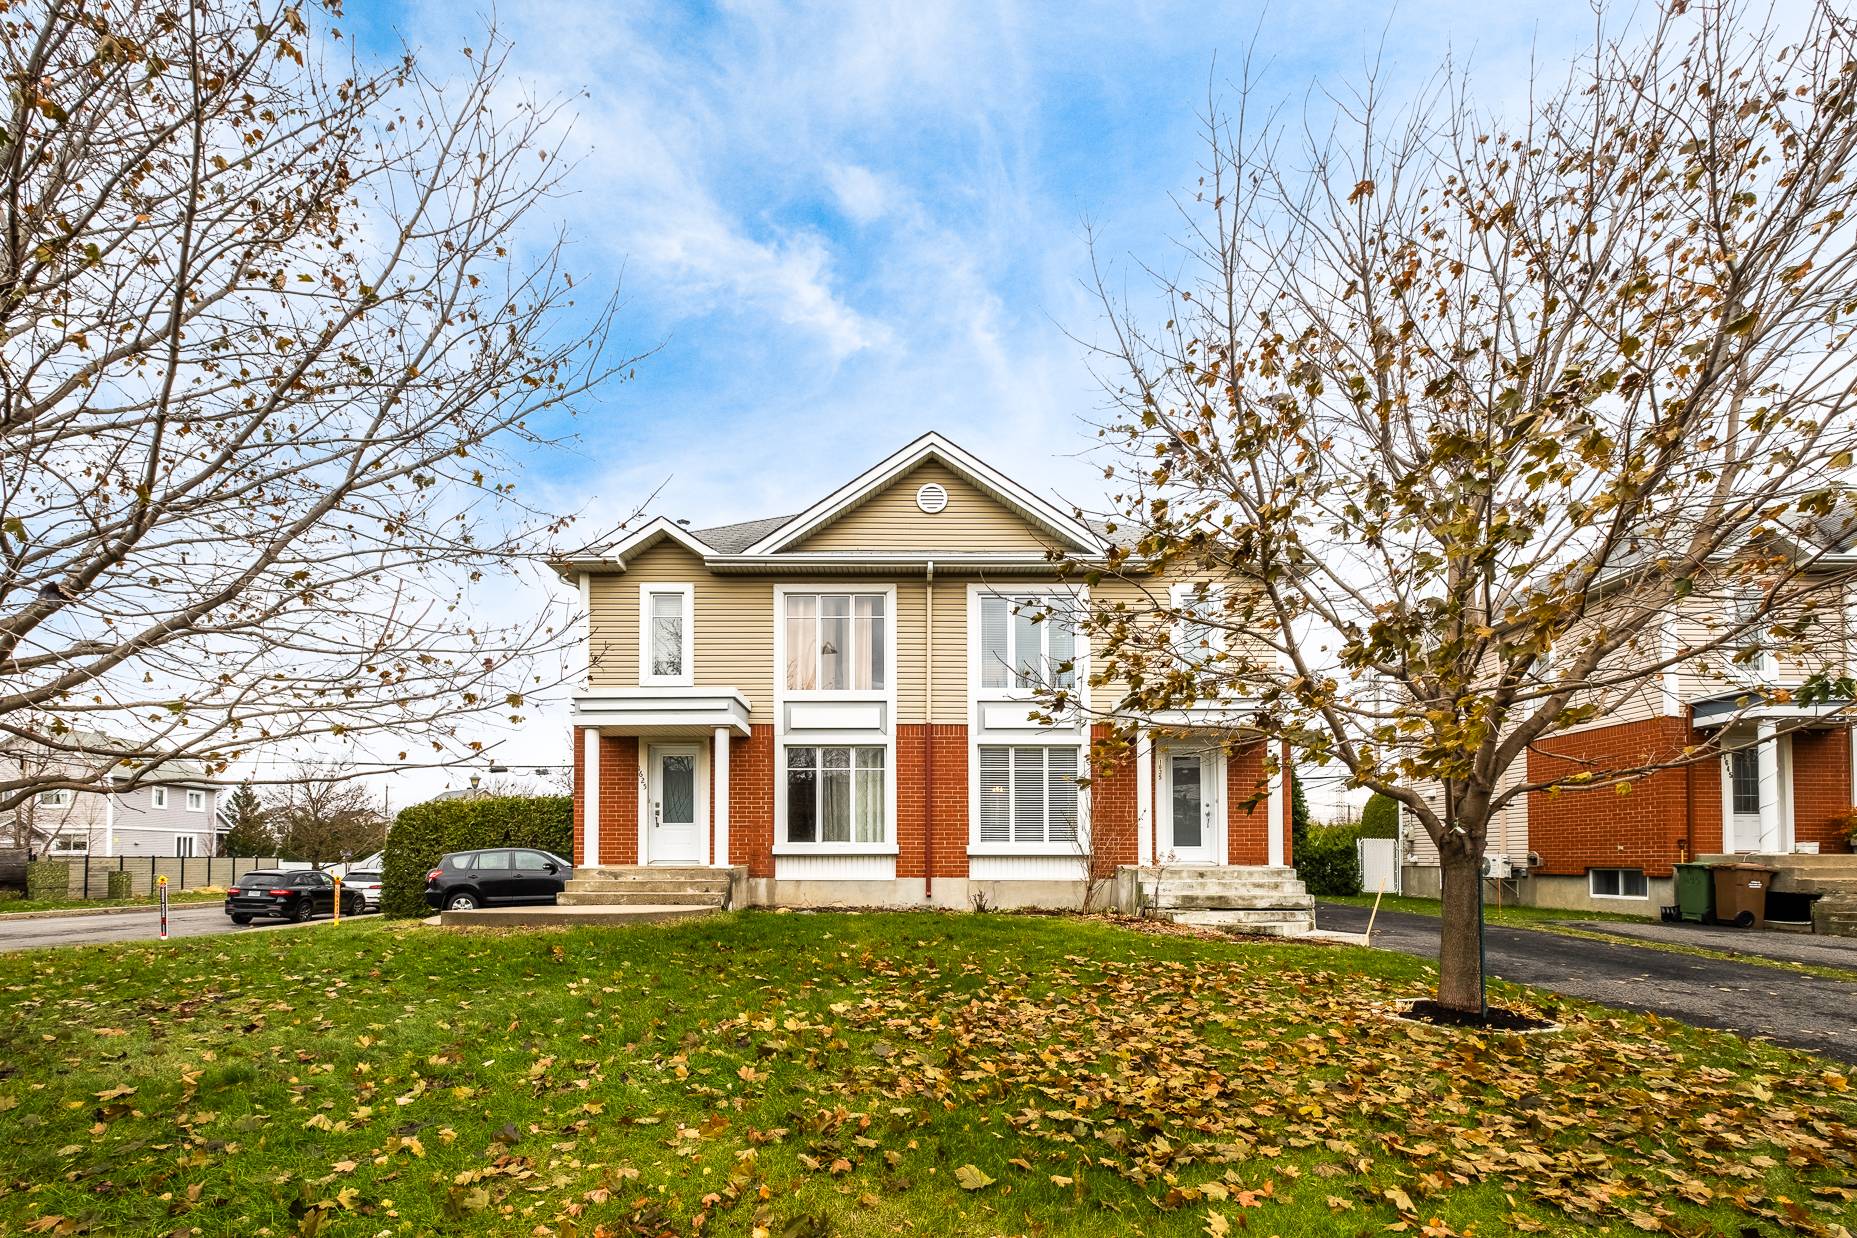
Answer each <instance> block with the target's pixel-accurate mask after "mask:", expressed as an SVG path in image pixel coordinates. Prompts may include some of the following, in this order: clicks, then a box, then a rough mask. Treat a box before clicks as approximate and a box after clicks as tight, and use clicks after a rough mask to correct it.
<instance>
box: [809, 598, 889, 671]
mask: <svg viewBox="0 0 1857 1238" xmlns="http://www.w3.org/2000/svg"><path fill="white" fill-rule="evenodd" d="M786 598H787V613H786V625H787V628H786V645H787V690H788V691H789V692H881V691H883V689H884V686H885V684H884V663H885V636H886V628H885V606H884V602H885V597H884V595H883V594H881V593H789V594H787V595H786Z"/></svg>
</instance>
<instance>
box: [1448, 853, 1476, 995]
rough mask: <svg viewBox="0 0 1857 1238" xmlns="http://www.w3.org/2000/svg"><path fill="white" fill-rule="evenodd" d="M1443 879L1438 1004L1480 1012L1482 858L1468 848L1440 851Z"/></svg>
mask: <svg viewBox="0 0 1857 1238" xmlns="http://www.w3.org/2000/svg"><path fill="white" fill-rule="evenodd" d="M1439 864H1440V866H1441V869H1442V872H1443V876H1444V892H1443V893H1444V906H1443V908H1442V911H1443V923H1442V925H1441V926H1440V930H1439V936H1438V1003H1439V1005H1442V1006H1448V1007H1450V1008H1451V1009H1453V1010H1465V1011H1469V1012H1471V1013H1473V1014H1480V1013H1482V1010H1483V954H1482V950H1481V947H1480V944H1479V937H1480V935H1481V934H1480V930H1481V923H1480V921H1481V919H1482V908H1481V907H1480V906H1479V900H1478V898H1477V884H1478V883H1479V882H1480V881H1482V879H1483V875H1482V870H1483V863H1482V858H1481V857H1480V856H1478V855H1476V854H1474V853H1473V851H1472V849H1471V848H1469V847H1463V846H1459V847H1443V848H1440V854H1439Z"/></svg>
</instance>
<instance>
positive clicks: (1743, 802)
mask: <svg viewBox="0 0 1857 1238" xmlns="http://www.w3.org/2000/svg"><path fill="white" fill-rule="evenodd" d="M1727 761H1728V846H1727V848H1726V849H1727V850H1729V851H1759V850H1761V844H1762V841H1763V840H1762V838H1761V835H1760V755H1759V750H1758V749H1756V748H1754V747H1751V746H1750V747H1747V748H1736V749H1735V750H1734V751H1733V752H1730V753H1729V754H1728V757H1727Z"/></svg>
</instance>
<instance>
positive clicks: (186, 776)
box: [0, 737, 226, 859]
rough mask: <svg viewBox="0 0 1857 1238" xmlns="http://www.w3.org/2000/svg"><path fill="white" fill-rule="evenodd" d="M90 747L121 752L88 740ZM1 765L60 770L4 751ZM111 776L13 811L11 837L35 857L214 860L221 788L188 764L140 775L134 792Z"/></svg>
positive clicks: (53, 763)
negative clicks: (211, 858) (86, 856)
mask: <svg viewBox="0 0 1857 1238" xmlns="http://www.w3.org/2000/svg"><path fill="white" fill-rule="evenodd" d="M92 742H93V744H94V745H95V746H99V747H102V746H108V747H122V745H121V744H119V743H117V742H116V741H113V740H109V739H99V738H94V737H93V741H92ZM0 759H4V760H7V761H9V762H10V763H12V764H15V765H19V764H29V765H31V767H32V768H33V769H35V770H39V771H45V770H48V769H53V770H55V769H56V768H58V760H59V759H58V758H57V757H55V756H53V755H50V754H46V753H43V752H32V753H24V752H9V753H6V754H5V755H4V756H3V757H0ZM127 781H128V780H127V778H126V776H125V775H123V774H122V773H119V772H114V771H113V772H112V773H110V774H109V775H108V776H106V777H105V778H102V779H98V780H96V782H95V783H94V784H93V785H92V786H90V787H87V788H85V789H76V788H64V789H60V790H56V791H41V792H40V793H39V794H38V795H36V796H34V797H33V798H32V799H31V800H30V801H28V802H27V803H25V804H23V805H21V806H20V807H19V808H17V809H15V810H14V824H15V830H14V832H15V834H16V835H19V841H20V842H23V843H24V844H25V845H26V846H27V848H28V849H29V850H30V851H32V852H33V853H34V854H35V855H43V856H47V857H49V858H53V859H57V858H60V857H69V856H81V855H86V854H88V855H94V856H130V855H134V856H186V857H193V856H214V855H218V854H219V838H220V835H222V834H224V833H225V830H226V826H225V823H224V822H223V821H221V820H220V818H219V798H220V795H221V792H222V788H221V786H220V784H219V783H218V782H217V781H215V780H214V779H212V778H209V777H207V776H206V774H205V773H204V771H203V770H202V769H201V767H200V766H199V765H198V764H196V763H194V762H191V761H173V762H169V763H167V764H165V765H162V766H160V767H158V768H156V769H154V770H150V771H146V772H144V773H143V775H142V779H141V781H139V782H138V783H137V784H136V785H135V786H133V787H130V786H127V785H126V783H127Z"/></svg>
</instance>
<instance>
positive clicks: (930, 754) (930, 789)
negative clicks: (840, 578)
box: [922, 559, 935, 902]
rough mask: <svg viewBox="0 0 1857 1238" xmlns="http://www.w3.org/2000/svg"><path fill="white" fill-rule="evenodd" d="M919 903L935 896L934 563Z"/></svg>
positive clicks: (928, 597) (925, 622)
mask: <svg viewBox="0 0 1857 1238" xmlns="http://www.w3.org/2000/svg"><path fill="white" fill-rule="evenodd" d="M922 636H923V641H922V644H923V657H922V716H923V719H924V726H923V728H922V901H923V902H928V901H929V900H931V899H932V898H933V897H934V895H935V560H933V559H930V560H929V561H928V570H927V576H926V578H925V579H924V582H923V586H922Z"/></svg>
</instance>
